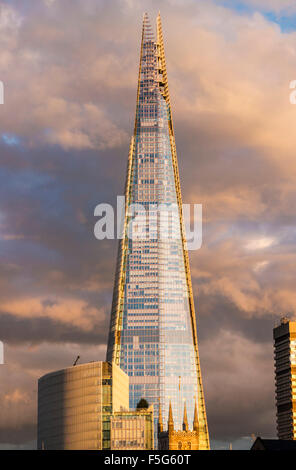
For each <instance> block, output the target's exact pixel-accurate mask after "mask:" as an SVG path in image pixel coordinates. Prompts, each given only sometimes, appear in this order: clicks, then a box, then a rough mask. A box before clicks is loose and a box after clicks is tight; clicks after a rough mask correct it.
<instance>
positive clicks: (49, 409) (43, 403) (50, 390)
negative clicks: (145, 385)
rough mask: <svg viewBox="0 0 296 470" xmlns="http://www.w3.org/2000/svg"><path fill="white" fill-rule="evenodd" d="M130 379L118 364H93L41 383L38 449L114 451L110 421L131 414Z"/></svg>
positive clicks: (82, 365)
mask: <svg viewBox="0 0 296 470" xmlns="http://www.w3.org/2000/svg"><path fill="white" fill-rule="evenodd" d="M128 385H129V379H128V376H127V375H126V374H125V373H124V372H123V371H122V370H121V369H120V368H119V367H118V366H116V364H114V363H113V364H111V363H107V362H90V363H87V364H81V365H76V366H74V367H69V368H68V369H63V370H59V371H55V372H52V373H50V374H46V375H45V376H43V377H41V378H40V379H39V381H38V443H37V447H38V449H47V450H91V449H92V450H94V449H110V446H111V438H110V418H111V416H112V413H113V412H119V411H122V410H128V407H129V386H128Z"/></svg>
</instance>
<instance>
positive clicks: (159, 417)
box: [158, 398, 163, 433]
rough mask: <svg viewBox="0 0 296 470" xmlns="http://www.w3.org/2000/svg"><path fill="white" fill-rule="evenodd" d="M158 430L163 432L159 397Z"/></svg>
mask: <svg viewBox="0 0 296 470" xmlns="http://www.w3.org/2000/svg"><path fill="white" fill-rule="evenodd" d="M158 432H159V433H160V432H163V422H162V413H161V403H160V398H159V408H158Z"/></svg>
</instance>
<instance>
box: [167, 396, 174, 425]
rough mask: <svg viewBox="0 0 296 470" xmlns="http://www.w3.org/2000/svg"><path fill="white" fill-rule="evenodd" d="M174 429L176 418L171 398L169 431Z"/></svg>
mask: <svg viewBox="0 0 296 470" xmlns="http://www.w3.org/2000/svg"><path fill="white" fill-rule="evenodd" d="M173 430H174V418H173V410H172V403H171V400H170V406H169V420H168V431H169V432H172V431H173Z"/></svg>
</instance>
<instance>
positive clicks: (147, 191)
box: [107, 14, 209, 449]
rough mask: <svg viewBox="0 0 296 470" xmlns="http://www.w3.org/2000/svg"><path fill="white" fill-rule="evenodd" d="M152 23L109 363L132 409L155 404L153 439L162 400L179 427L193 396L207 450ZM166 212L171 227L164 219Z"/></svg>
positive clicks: (145, 36)
mask: <svg viewBox="0 0 296 470" xmlns="http://www.w3.org/2000/svg"><path fill="white" fill-rule="evenodd" d="M156 25H157V36H156V39H155V37H154V33H153V31H152V28H151V25H150V23H149V19H148V16H147V15H146V14H145V16H144V21H143V30H142V43H141V52H140V67H139V79H138V92H137V103H136V117H135V127H134V134H133V136H132V139H131V144H130V151H129V158H128V167H127V179H126V188H125V200H126V211H125V217H124V223H123V238H122V240H121V241H120V245H119V251H118V258H117V268H116V276H115V284H114V294H113V303H112V312H111V323H110V333H109V341H108V351H107V361H110V362H112V361H114V362H115V363H116V364H117V365H118V366H119V367H121V368H122V369H123V370H124V371H125V372H126V373H127V374H128V375H129V378H130V408H135V407H136V404H137V402H138V401H139V399H140V398H141V397H144V398H146V399H147V401H148V402H149V404H153V405H154V412H155V429H156V434H155V436H156V439H155V442H157V420H158V406H159V400H160V404H161V407H162V409H163V413H164V414H167V413H168V411H169V410H168V397H170V400H171V406H172V410H173V413H174V420H175V425H176V427H177V429H180V428H181V427H182V412H183V410H182V406H181V405H180V404H181V403H184V401H186V403H187V413H188V419H189V420H190V421H191V422H192V421H193V419H194V403H195V397H197V409H198V410H197V413H198V425H199V447H200V449H209V436H208V427H207V418H206V410H205V401H204V393H203V386H202V377H201V370H200V360H199V351H198V344H197V328H196V317H195V307H194V298H193V292H192V284H191V276H190V268H189V258H188V249H187V244H186V235H185V229H184V221H183V212H182V199H181V188H180V179H179V171H178V162H177V153H176V145H175V135H174V128H173V120H172V110H171V104H170V96H169V88H168V79H167V71H166V61H165V54H164V42H163V34H162V26H161V19H160V15H158V17H157V22H156ZM193 52H194V51H193ZM160 204H161V205H162V207H161V208H160V206H159V205H160ZM135 206H136V207H138V208H137V217H136V219H133V218H132V216H131V208H132V207H135ZM156 207H157V214H156V210H154V209H155V208H156ZM174 208H175V209H176V210H175V209H174ZM147 211H148V212H149V217H148V218H147ZM168 213H169V217H170V230H167V228H168V226H165V222H164V220H165V219H166V215H165V214H168ZM148 219H149V220H148Z"/></svg>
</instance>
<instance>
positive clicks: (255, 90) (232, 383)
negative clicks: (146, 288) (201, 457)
mask: <svg viewBox="0 0 296 470" xmlns="http://www.w3.org/2000/svg"><path fill="white" fill-rule="evenodd" d="M158 10H160V11H161V15H162V23H163V30H164V39H165V50H166V59H167V69H168V79H169V87H170V95H171V104H172V110H173V118H174V125H175V134H176V145H177V151H178V159H179V167H180V177H181V186H182V193H183V202H185V203H197V204H202V205H203V244H202V247H201V249H200V250H196V251H191V252H190V263H191V273H192V281H193V289H194V295H195V302H196V310H197V322H198V337H199V349H200V359H201V367H202V375H203V382H204V389H205V399H206V408H207V415H208V424H209V433H210V439H211V444H212V448H215V449H226V448H228V447H229V445H230V443H232V445H233V448H234V449H237V448H241V449H242V448H246V449H248V448H250V446H251V443H252V435H256V436H257V435H260V436H262V437H266V438H272V437H275V436H276V429H275V398H274V376H273V373H274V371H273V345H272V329H273V327H274V325H275V324H277V322H278V321H279V320H280V318H281V316H282V315H290V318H293V315H294V312H295V310H296V293H295V265H296V255H295V246H296V223H295V197H296V189H295V177H296V160H295V143H296V142H295V140H296V135H295V113H296V106H294V105H292V104H291V103H290V100H289V96H290V93H291V89H290V82H291V81H292V80H295V79H296V4H295V1H294V0H249V1H226V0H224V1H219V0H215V1H214V0H206V1H202V0H194V1H193V0H160V1H155V0H147V1H142V0H111V1H110V0H108V1H107V0H22V1H21V2H20V1H17V0H10V1H1V0H0V80H2V82H3V83H4V92H5V102H4V104H3V105H0V340H2V341H3V343H4V353H5V364H4V365H0V402H1V412H0V448H9V449H20V448H28V449H29V448H35V447H36V420H37V416H36V409H37V380H38V377H40V376H42V375H43V374H45V373H47V372H49V371H52V370H56V369H61V368H64V367H68V366H70V365H72V363H73V362H74V360H75V358H76V356H77V355H78V354H79V355H80V357H81V362H87V361H89V360H104V358H105V351H106V339H107V334H108V324H109V316H110V307H111V297H112V288H113V277H114V270H115V260H116V250H117V242H116V241H113V240H104V241H98V240H96V239H95V237H94V234H93V229H94V225H95V222H96V218H95V217H94V208H95V206H96V205H97V204H99V203H101V202H107V203H112V204H114V203H115V201H116V196H117V195H120V194H123V187H124V180H125V171H126V164H127V157H128V147H129V140H130V136H131V134H132V131H133V120H134V113H135V101H136V87H137V74H138V63H139V50H140V36H141V26H142V25H141V23H142V16H143V12H144V11H147V12H148V13H149V16H150V19H151V22H152V23H154V18H155V17H156V15H157V13H158Z"/></svg>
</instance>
